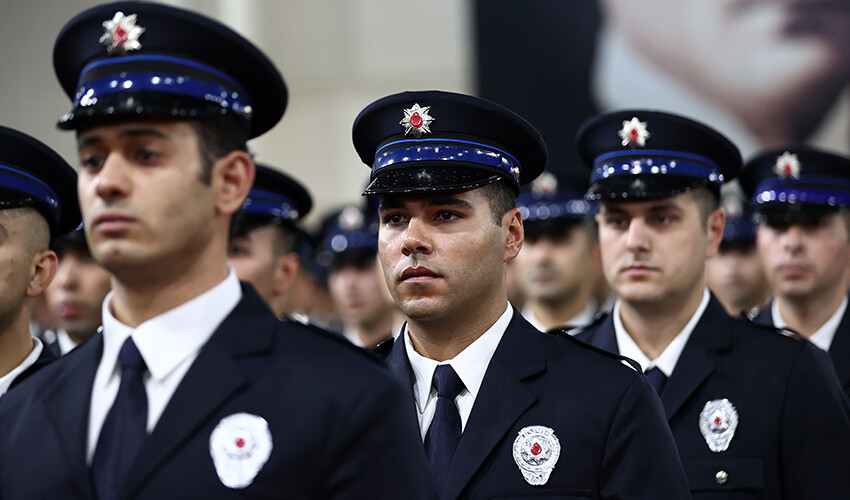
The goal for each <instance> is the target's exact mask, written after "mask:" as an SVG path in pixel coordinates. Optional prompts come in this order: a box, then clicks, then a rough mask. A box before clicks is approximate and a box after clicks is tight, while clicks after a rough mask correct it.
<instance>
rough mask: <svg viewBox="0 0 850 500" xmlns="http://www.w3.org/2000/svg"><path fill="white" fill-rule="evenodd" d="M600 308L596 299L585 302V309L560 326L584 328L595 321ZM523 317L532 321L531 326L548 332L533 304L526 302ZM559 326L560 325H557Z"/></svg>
mask: <svg viewBox="0 0 850 500" xmlns="http://www.w3.org/2000/svg"><path fill="white" fill-rule="evenodd" d="M598 310H599V305H598V304H597V303H596V300H594V299H590V300H588V301H587V304H585V306H584V309H582V310H581V311H579V313H578V314H576V315H575V316H573V317H572V318H570V319H569V321H567V322H566V323H564V324H563V325H560V327H570V328H583V327H586V326H588V325H590V324H591V323H593V320H594V318H595V317H596V311H598ZM522 317H523V318H525V320H526V321H528V322H529V323H531V326H533V327H534V328H537V329H538V330H540V331H541V332H546V331H548V329H547V328H546V327H545V326H544V325H543V323H541V322H540V320H538V319H537V315H535V314H534V308H533V307H531V304H526V305H525V307H523V308H522ZM556 328H558V327H556Z"/></svg>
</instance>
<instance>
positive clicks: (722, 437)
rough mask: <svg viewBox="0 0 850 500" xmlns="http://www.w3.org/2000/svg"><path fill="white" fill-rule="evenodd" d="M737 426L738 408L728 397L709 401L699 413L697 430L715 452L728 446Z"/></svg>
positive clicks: (724, 449) (721, 450)
mask: <svg viewBox="0 0 850 500" xmlns="http://www.w3.org/2000/svg"><path fill="white" fill-rule="evenodd" d="M737 428H738V410H736V409H735V406H734V405H733V404H732V403H731V402H730V401H729V400H728V399H725V398H724V399H715V400H713V401H709V402H708V403H706V404H705V406H704V407H703V409H702V411H701V412H700V414H699V430H700V432H702V436H703V437H704V438H705V443H706V444H707V445H708V448H709V449H710V450H711V451H713V452H715V453H720V452H723V451H726V450H727V449H728V448H729V443H731V442H732V438H733V437H735V429H737Z"/></svg>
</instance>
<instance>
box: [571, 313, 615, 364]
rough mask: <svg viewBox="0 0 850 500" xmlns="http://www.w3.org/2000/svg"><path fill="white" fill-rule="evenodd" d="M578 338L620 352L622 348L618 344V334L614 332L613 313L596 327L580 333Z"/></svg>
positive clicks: (610, 350)
mask: <svg viewBox="0 0 850 500" xmlns="http://www.w3.org/2000/svg"><path fill="white" fill-rule="evenodd" d="M591 328H593V327H591ZM576 338H578V339H579V340H582V341H584V342H587V343H588V344H590V345H592V346H594V347H598V348H600V349H604V350H606V351H608V352H613V353H615V354H620V348H619V346H618V345H617V334H616V333H615V332H614V315H613V314H609V315H607V316H606V317H605V319H604V320H602V321H601V323H599V325H598V326H596V327H595V328H594V329H592V330H585V331H584V332H582V333H579V334H578V335H577V336H576Z"/></svg>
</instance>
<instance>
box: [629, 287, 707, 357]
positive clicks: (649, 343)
mask: <svg viewBox="0 0 850 500" xmlns="http://www.w3.org/2000/svg"><path fill="white" fill-rule="evenodd" d="M702 297H703V289H702V288H700V287H698V288H696V289H695V290H693V291H692V292H691V293H689V294H687V296H686V297H685V298H684V299H683V300H681V301H677V302H676V303H675V304H657V303H652V304H648V303H634V302H626V301H620V319H621V320H622V322H623V327H625V329H626V331H627V332H628V333H629V336H630V337H632V339H633V340H634V341H635V343H636V344H637V345H638V347H639V348H640V350H641V351H643V353H644V354H646V356H647V357H648V358H649V359H655V358H657V357H658V356H660V355H661V353H662V352H664V349H666V348H667V346H668V345H670V342H672V341H673V339H675V338H676V336H677V335H678V334H679V333H680V332H681V331H682V330H683V329H684V328H685V326H686V325H687V324H688V321H690V320H691V318H692V317H693V315H694V313H695V312H696V311H697V309H698V308H699V305H700V302H701V301H702Z"/></svg>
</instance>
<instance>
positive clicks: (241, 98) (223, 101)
mask: <svg viewBox="0 0 850 500" xmlns="http://www.w3.org/2000/svg"><path fill="white" fill-rule="evenodd" d="M144 61H162V62H169V63H174V64H176V65H178V66H188V67H191V68H193V69H195V70H199V71H200V72H201V73H207V74H209V75H211V76H214V77H215V79H219V80H222V81H224V82H227V83H228V85H224V84H223V83H221V82H212V81H205V80H203V79H200V78H198V77H197V76H187V75H181V74H176V73H173V71H174V70H179V67H178V66H171V67H170V68H169V69H168V70H163V71H157V72H152V71H132V69H131V66H132V63H138V62H144ZM108 65H115V73H114V74H112V75H109V76H104V77H100V78H96V79H93V80H91V81H87V82H85V83H80V86H79V88H78V89H77V95H76V99H75V100H74V106H75V107H77V106H79V107H82V108H85V107H88V106H92V105H95V104H97V99H98V97H99V96H103V95H109V94H114V93H119V92H127V91H131V90H134V91H157V92H164V93H170V94H177V95H183V96H188V97H194V98H196V99H200V100H204V101H209V102H211V103H216V104H218V105H220V106H221V107H222V108H225V109H230V110H232V111H234V112H235V113H238V114H240V115H242V116H244V117H245V118H248V117H250V115H251V97H250V95H249V94H248V92H247V91H246V90H245V89H244V88H243V87H242V86H241V85H239V83H238V82H236V81H235V80H233V79H232V78H230V77H229V76H227V75H225V74H224V73H221V72H220V71H216V70H215V69H213V68H210V67H207V66H204V65H202V64H200V63H197V62H195V61H190V60H186V59H180V58H175V57H167V56H156V55H147V56H128V57H122V58H117V59H106V60H101V61H96V62H94V63H91V64H89V65H88V66H86V68H85V69H84V70H83V72H82V74H81V77H80V81H81V82H82V81H83V79H84V77H85V75H86V73H87V72H88V71H90V70H92V69H94V68H100V67H104V66H108Z"/></svg>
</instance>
